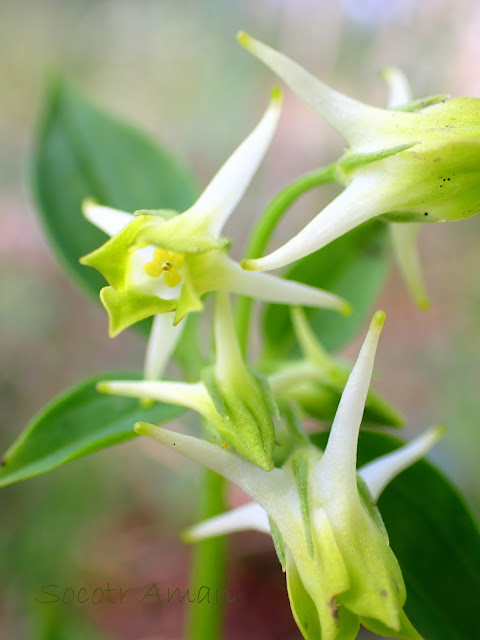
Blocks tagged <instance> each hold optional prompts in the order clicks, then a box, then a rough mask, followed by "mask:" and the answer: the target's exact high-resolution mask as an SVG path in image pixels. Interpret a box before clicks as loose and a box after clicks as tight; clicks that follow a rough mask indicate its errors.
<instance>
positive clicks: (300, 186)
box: [236, 164, 338, 355]
mask: <svg viewBox="0 0 480 640" xmlns="http://www.w3.org/2000/svg"><path fill="white" fill-rule="evenodd" d="M333 182H338V177H337V167H336V165H335V164H333V165H330V166H328V167H324V168H323V169H319V170H318V171H314V172H311V173H307V174H306V175H303V176H301V177H300V178H298V179H297V180H295V181H294V182H292V183H290V184H289V185H288V186H287V187H285V188H284V189H282V191H280V193H278V194H277V195H276V196H275V198H274V199H273V200H272V201H271V203H270V204H269V205H268V207H267V208H266V209H265V212H264V213H263V215H262V217H261V218H260V220H259V221H258V223H257V225H256V227H255V228H254V229H253V231H252V234H251V236H250V239H249V242H248V245H247V250H246V256H245V257H246V258H260V257H261V256H262V255H263V254H264V253H265V249H266V248H267V245H268V242H269V240H270V238H271V236H272V233H273V232H274V231H275V228H276V226H277V225H278V223H279V222H280V220H281V219H282V217H283V215H284V214H285V212H286V211H287V210H288V209H289V208H290V207H291V206H292V204H293V203H294V202H295V200H297V199H298V198H299V197H300V196H301V195H302V194H303V193H305V192H306V191H308V190H310V189H313V188H315V187H318V186H320V185H322V184H327V183H333ZM252 305H253V301H252V299H251V298H247V297H244V296H242V297H241V298H239V300H238V303H237V309H236V320H237V332H238V339H239V342H240V347H241V349H242V353H243V354H244V355H246V353H247V348H248V338H249V331H250V318H251V315H252Z"/></svg>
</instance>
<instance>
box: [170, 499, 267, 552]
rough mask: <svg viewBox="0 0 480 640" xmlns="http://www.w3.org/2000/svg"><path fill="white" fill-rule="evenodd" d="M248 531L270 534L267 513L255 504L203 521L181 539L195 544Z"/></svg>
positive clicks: (251, 503) (245, 505)
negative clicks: (214, 537)
mask: <svg viewBox="0 0 480 640" xmlns="http://www.w3.org/2000/svg"><path fill="white" fill-rule="evenodd" d="M248 530H252V531H260V533H268V534H269V533H270V523H269V521H268V515H267V512H266V511H265V509H263V508H262V507H261V506H260V505H259V504H257V503H256V502H250V503H249V504H244V505H242V506H241V507H238V508H237V509H232V510H231V511H227V513H222V514H221V515H219V516H215V517H214V518H210V519H209V520H204V521H203V522H200V523H199V524H196V525H195V526H193V527H191V528H190V529H188V531H186V532H185V534H184V535H183V536H182V538H183V539H184V540H185V542H197V541H198V540H204V539H205V538H211V537H213V536H223V535H226V534H229V533H235V532H237V531H248Z"/></svg>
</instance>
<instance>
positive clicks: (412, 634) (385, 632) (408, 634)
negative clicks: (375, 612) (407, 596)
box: [360, 611, 423, 640]
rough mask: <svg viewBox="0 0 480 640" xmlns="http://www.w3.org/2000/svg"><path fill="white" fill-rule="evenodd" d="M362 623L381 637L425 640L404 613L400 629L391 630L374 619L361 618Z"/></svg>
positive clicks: (401, 614)
mask: <svg viewBox="0 0 480 640" xmlns="http://www.w3.org/2000/svg"><path fill="white" fill-rule="evenodd" d="M360 622H361V623H362V624H363V626H364V627H365V628H366V629H368V630H369V631H373V633H376V634H377V635H379V636H386V637H388V638H401V639H402V640H423V639H422V636H421V635H420V634H419V633H418V631H417V630H416V629H415V628H414V627H413V625H412V623H411V622H410V620H409V619H408V618H407V616H406V614H405V612H404V611H402V612H401V613H400V628H399V629H391V628H389V627H387V626H385V625H384V624H382V623H381V622H379V621H378V620H374V619H372V618H364V617H363V616H362V617H360Z"/></svg>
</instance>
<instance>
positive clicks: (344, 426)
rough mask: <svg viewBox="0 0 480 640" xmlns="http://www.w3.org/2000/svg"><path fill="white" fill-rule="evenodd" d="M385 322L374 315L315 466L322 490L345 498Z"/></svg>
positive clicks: (352, 486)
mask: <svg viewBox="0 0 480 640" xmlns="http://www.w3.org/2000/svg"><path fill="white" fill-rule="evenodd" d="M384 321H385V313H384V312H383V311H377V313H376V314H375V315H374V317H373V320H372V322H371V324H370V329H369V331H368V333H367V337H366V338H365V341H364V343H363V345H362V348H361V350H360V354H359V356H358V358H357V361H356V363H355V365H354V367H353V369H352V372H351V373H350V376H349V378H348V381H347V384H346V385H345V389H344V391H343V394H342V397H341V400H340V403H339V405H338V409H337V413H336V415H335V419H334V421H333V425H332V430H331V431H330V435H329V438H328V443H327V447H326V449H325V453H324V454H323V456H322V458H321V460H320V462H319V464H318V472H319V474H321V478H319V479H318V482H319V483H320V485H321V486H322V488H324V489H326V487H327V486H328V485H330V486H331V488H332V489H333V490H336V491H338V490H340V491H342V493H344V494H345V496H347V497H348V496H354V495H356V493H357V472H356V464H357V443H358V432H359V430H360V424H361V422H362V417H363V411H364V408H365V401H366V399H367V394H368V389H369V386H370V380H371V377H372V371H373V363H374V360H375V352H376V350H377V344H378V338H379V337H380V332H381V330H382V327H383V323H384Z"/></svg>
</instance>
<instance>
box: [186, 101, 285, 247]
mask: <svg viewBox="0 0 480 640" xmlns="http://www.w3.org/2000/svg"><path fill="white" fill-rule="evenodd" d="M281 103H282V97H281V92H280V90H279V89H274V90H273V91H272V97H271V101H270V104H269V106H268V108H267V110H266V112H265V114H264V116H263V118H262V119H261V121H260V123H259V124H258V125H257V127H256V128H255V129H254V130H253V131H252V133H251V134H250V135H249V136H248V137H247V138H246V139H245V140H244V141H243V142H242V144H241V145H240V146H239V147H238V149H237V150H236V151H235V152H234V153H233V154H232V155H231V156H230V158H229V159H228V160H227V161H226V163H225V164H224V165H223V167H222V168H221V169H220V171H219V172H218V173H217V174H216V176H215V177H214V178H213V180H212V181H211V182H210V184H209V185H208V187H207V188H206V189H205V191H204V192H203V193H202V195H201V196H200V198H199V199H198V200H197V202H196V203H195V204H194V205H193V206H192V207H191V208H190V209H188V211H185V213H184V214H183V215H182V218H184V219H186V218H187V217H188V218H190V217H191V218H192V222H193V220H196V221H198V220H203V221H204V222H206V224H207V228H208V230H209V231H210V233H212V235H213V236H217V235H219V234H220V232H221V230H222V228H223V226H224V225H225V223H226V221H227V220H228V218H229V216H230V214H231V213H232V211H233V210H234V209H235V207H236V206H237V204H238V202H239V201H240V199H241V198H242V196H243V194H244V193H245V191H246V190H247V187H248V185H249V184H250V182H251V180H252V178H253V176H254V175H255V173H256V171H257V169H258V167H259V165H260V163H261V162H262V160H263V157H264V155H265V153H266V151H267V149H268V146H269V145H270V142H271V139H272V137H273V134H274V132H275V129H276V126H277V122H278V119H279V117H280V110H281Z"/></svg>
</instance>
